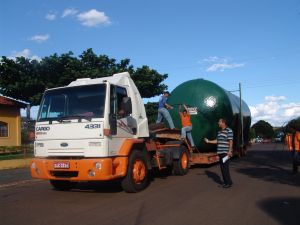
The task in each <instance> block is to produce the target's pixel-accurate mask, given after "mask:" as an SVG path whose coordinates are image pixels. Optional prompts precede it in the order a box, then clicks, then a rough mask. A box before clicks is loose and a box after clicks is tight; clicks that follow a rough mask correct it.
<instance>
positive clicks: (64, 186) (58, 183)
mask: <svg viewBox="0 0 300 225" xmlns="http://www.w3.org/2000/svg"><path fill="white" fill-rule="evenodd" d="M50 184H51V185H52V186H53V187H54V188H55V189H56V190H59V191H69V190H70V189H72V188H73V187H75V185H76V184H77V183H76V182H71V181H68V180H50Z"/></svg>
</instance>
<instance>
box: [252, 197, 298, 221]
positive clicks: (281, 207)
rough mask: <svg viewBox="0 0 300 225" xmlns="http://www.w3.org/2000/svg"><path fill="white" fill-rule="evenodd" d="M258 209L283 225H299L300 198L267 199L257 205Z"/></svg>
mask: <svg viewBox="0 0 300 225" xmlns="http://www.w3.org/2000/svg"><path fill="white" fill-rule="evenodd" d="M257 205H258V207H259V208H261V209H262V210H263V211H265V212H266V213H267V214H269V215H270V216H271V217H272V218H275V219H276V220H277V221H279V223H280V224H283V225H299V224H300V217H299V209H300V198H291V197H280V198H267V199H263V200H261V201H259V202H258V203H257Z"/></svg>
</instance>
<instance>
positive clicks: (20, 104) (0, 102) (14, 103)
mask: <svg viewBox="0 0 300 225" xmlns="http://www.w3.org/2000/svg"><path fill="white" fill-rule="evenodd" d="M0 105H8V106H18V107H20V108H25V107H26V106H27V105H26V103H23V102H20V101H17V100H14V99H11V98H7V97H4V96H0Z"/></svg>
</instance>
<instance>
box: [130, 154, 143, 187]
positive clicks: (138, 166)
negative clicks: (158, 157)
mask: <svg viewBox="0 0 300 225" xmlns="http://www.w3.org/2000/svg"><path fill="white" fill-rule="evenodd" d="M132 174H133V180H134V182H135V183H136V184H139V183H141V182H142V181H143V180H144V178H145V176H146V167H145V164H144V162H143V161H142V160H139V159H137V160H136V161H135V162H134V164H133V171H132Z"/></svg>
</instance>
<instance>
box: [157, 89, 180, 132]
mask: <svg viewBox="0 0 300 225" xmlns="http://www.w3.org/2000/svg"><path fill="white" fill-rule="evenodd" d="M169 95H170V93H169V92H168V91H165V92H164V94H163V95H162V96H161V97H160V98H159V102H158V113H157V120H156V123H160V122H161V121H162V119H163V118H165V119H166V120H167V121H168V123H169V127H170V128H171V129H174V128H175V126H174V123H173V120H172V117H171V115H170V113H169V111H168V109H173V107H172V106H171V105H169V104H168V103H167V100H168V97H169Z"/></svg>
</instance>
